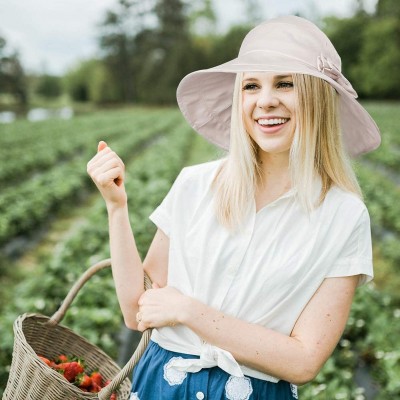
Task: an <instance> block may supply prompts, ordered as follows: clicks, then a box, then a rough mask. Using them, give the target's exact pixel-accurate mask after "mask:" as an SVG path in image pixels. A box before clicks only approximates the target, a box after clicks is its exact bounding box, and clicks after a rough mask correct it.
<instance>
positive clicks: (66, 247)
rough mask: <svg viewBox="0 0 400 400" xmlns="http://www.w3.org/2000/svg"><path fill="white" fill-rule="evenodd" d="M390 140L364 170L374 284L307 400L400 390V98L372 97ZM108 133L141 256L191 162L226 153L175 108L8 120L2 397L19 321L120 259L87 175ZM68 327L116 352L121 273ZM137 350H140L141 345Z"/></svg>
mask: <svg viewBox="0 0 400 400" xmlns="http://www.w3.org/2000/svg"><path fill="white" fill-rule="evenodd" d="M366 107H367V109H368V110H369V111H370V113H371V114H372V115H373V117H374V118H375V119H376V121H377V123H378V125H379V127H380V128H381V131H382V136H383V143H382V146H381V148H380V149H379V150H378V151H376V152H375V153H372V154H371V155H368V156H364V157H362V158H360V159H359V160H357V162H356V163H355V167H356V170H357V174H358V176H359V180H360V183H361V186H362V189H363V192H364V195H365V201H366V203H367V206H368V208H369V211H370V215H371V221H372V234H373V239H374V265H375V274H376V279H375V280H374V283H372V284H369V285H368V286H365V287H362V288H360V289H358V292H357V295H356V300H355V302H354V305H353V308H352V313H351V316H350V319H349V321H348V324H347V327H346V330H345V332H344V334H343V337H342V339H341V341H340V343H339V345H338V346H337V349H336V350H335V352H334V354H333V356H332V357H331V359H330V360H329V361H328V362H327V364H326V365H325V367H324V368H323V370H322V371H321V373H320V374H319V375H318V377H317V378H316V380H315V381H314V382H312V383H310V384H307V385H305V386H303V387H301V388H299V392H300V396H299V397H300V398H301V399H304V400H308V399H317V400H326V399H327V400H331V399H345V400H350V399H354V400H363V399H372V398H374V399H377V400H389V399H395V398H400V348H399V346H398V338H399V335H400V295H399V293H398V287H399V285H400V246H399V239H400V179H399V177H398V171H399V169H400V132H399V131H398V128H397V127H398V126H399V125H400V115H399V113H398V111H397V110H398V108H399V104H398V103H368V104H366ZM99 140H106V141H107V142H108V143H109V145H110V146H111V147H112V148H113V149H114V150H115V151H117V152H118V153H119V154H120V156H121V158H122V159H123V160H124V161H125V164H126V167H127V182H126V188H127V191H128V194H129V201H130V204H129V207H130V218H131V223H132V227H133V230H134V232H135V234H136V241H137V245H138V248H139V251H140V253H141V254H142V255H144V254H145V253H146V250H147V247H148V246H149V243H150V240H151V238H152V236H153V235H154V232H155V228H154V226H153V225H152V224H151V222H150V221H149V220H148V218H147V217H148V215H149V214H150V213H151V211H152V210H153V209H154V208H155V206H156V205H157V204H158V203H159V202H160V201H161V199H162V198H163V197H164V196H165V194H166V193H167V191H168V189H169V187H170V186H171V183H172V182H173V180H174V179H175V177H176V175H177V174H178V172H179V171H180V169H181V168H182V167H183V166H185V165H190V164H195V163H199V162H202V161H207V160H212V159H215V158H217V157H219V156H220V155H221V153H220V152H219V151H218V150H216V149H215V148H214V147H212V146H211V145H209V144H208V143H206V142H205V141H204V140H203V139H202V138H200V137H199V136H198V135H195V134H193V133H192V132H191V129H190V128H189V127H188V125H187V124H186V123H185V122H184V120H183V118H182V117H181V115H180V113H179V111H178V110H177V109H175V108H154V109H151V108H130V109H121V110H115V111H102V112H96V113H93V114H90V115H82V116H78V117H76V118H74V119H71V120H67V121H66V120H48V121H42V122H36V123H28V122H24V121H18V122H15V123H14V124H10V125H0V156H1V160H2V161H1V166H0V185H1V192H0V246H1V257H0V283H1V287H2V290H1V293H0V311H1V313H0V328H1V341H0V347H1V348H0V394H1V392H2V389H3V388H4V387H5V384H6V381H7V376H8V370H9V365H10V362H11V355H12V346H13V331H12V324H13V322H14V320H15V318H16V317H17V316H18V315H20V314H22V313H24V312H36V313H42V314H45V315H52V314H53V313H54V311H55V310H56V309H57V307H58V306H59V304H60V302H61V301H62V299H63V298H64V297H65V295H66V293H67V291H68V289H69V288H70V287H71V285H72V284H73V283H74V282H75V281H76V280H77V278H78V277H79V276H80V274H81V273H82V272H83V271H84V270H85V269H86V268H87V267H88V266H89V265H91V264H93V263H95V262H96V261H99V260H101V259H104V258H108V257H109V250H108V224H107V218H106V213H105V206H104V204H103V201H102V199H101V197H100V195H99V194H97V192H96V190H95V187H94V185H93V183H92V182H91V181H90V179H89V178H88V177H87V174H86V163H87V162H88V160H89V159H90V158H91V157H92V156H93V154H94V152H95V150H96V148H97V143H98V141H99ZM63 324H64V325H66V326H68V327H70V328H72V329H73V330H74V331H75V332H77V333H80V334H81V335H82V336H84V337H85V338H87V339H88V340H89V341H90V342H92V343H94V344H96V345H98V346H99V347H100V348H102V349H103V350H105V351H106V352H107V353H108V354H109V355H110V356H112V357H113V358H114V359H117V357H118V354H119V348H120V345H121V335H120V332H121V326H122V318H121V315H120V312H119V306H118V303H117V299H116V295H115V292H114V286H113V281H112V278H111V273H110V271H107V270H105V271H101V272H100V273H98V274H97V275H96V276H95V277H93V278H92V279H91V280H90V281H89V282H88V284H87V285H86V286H85V287H84V288H83V289H82V291H81V293H80V294H79V296H78V297H77V299H76V301H75V302H74V303H73V304H72V306H71V307H70V308H69V310H68V312H67V315H66V317H65V318H64V320H63ZM132 350H133V349H132Z"/></svg>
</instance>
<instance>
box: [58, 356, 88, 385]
mask: <svg viewBox="0 0 400 400" xmlns="http://www.w3.org/2000/svg"><path fill="white" fill-rule="evenodd" d="M55 367H56V369H61V370H63V371H64V373H63V375H64V378H65V379H66V380H67V381H68V382H74V381H75V378H76V376H77V375H79V374H81V373H82V372H83V371H84V369H83V366H82V365H81V364H80V363H78V362H77V361H72V362H68V363H62V364H57V365H56V366H55Z"/></svg>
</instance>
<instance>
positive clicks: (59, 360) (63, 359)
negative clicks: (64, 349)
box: [55, 354, 69, 364]
mask: <svg viewBox="0 0 400 400" xmlns="http://www.w3.org/2000/svg"><path fill="white" fill-rule="evenodd" d="M68 361H69V359H68V357H67V356H66V355H65V354H60V355H59V356H57V357H56V358H55V362H56V363H57V364H60V363H66V362H68Z"/></svg>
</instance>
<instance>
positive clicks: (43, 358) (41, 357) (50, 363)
mask: <svg viewBox="0 0 400 400" xmlns="http://www.w3.org/2000/svg"><path fill="white" fill-rule="evenodd" d="M38 357H39V358H40V359H41V360H42V361H43V362H44V363H45V364H46V365H48V366H49V367H51V366H52V364H53V363H52V362H51V361H50V360H49V359H48V358H46V357H43V356H38Z"/></svg>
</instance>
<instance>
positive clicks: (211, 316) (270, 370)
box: [179, 299, 315, 384]
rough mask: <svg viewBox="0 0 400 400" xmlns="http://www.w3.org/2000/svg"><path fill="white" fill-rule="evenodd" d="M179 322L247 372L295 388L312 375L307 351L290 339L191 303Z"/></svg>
mask: <svg viewBox="0 0 400 400" xmlns="http://www.w3.org/2000/svg"><path fill="white" fill-rule="evenodd" d="M179 322H180V323H182V324H184V325H186V326H188V327H189V328H190V329H192V330H193V331H194V332H195V333H196V334H197V335H199V336H200V337H201V338H202V339H203V340H205V341H206V342H208V343H210V344H212V345H214V346H217V347H220V348H222V349H224V350H227V351H229V352H230V353H231V354H232V355H233V357H234V358H235V359H236V360H237V362H238V363H240V364H243V365H246V366H248V367H250V368H253V369H256V370H258V371H261V372H263V373H266V374H268V375H271V376H276V377H278V378H280V379H284V380H287V381H289V382H292V383H297V384H303V383H305V382H307V381H309V380H311V379H312V378H313V377H314V375H315V368H314V365H313V360H312V357H311V354H310V351H309V350H307V348H306V347H305V346H304V344H303V343H302V342H301V341H299V340H298V339H296V338H294V337H290V336H287V335H284V334H281V333H278V332H275V331H273V330H271V329H267V328H264V327H262V326H260V325H256V324H251V323H248V322H245V321H242V320H239V319H237V318H233V317H230V316H227V315H225V314H223V313H222V312H220V311H218V310H216V309H213V308H211V307H208V306H206V305H204V304H203V303H200V302H199V301H197V300H195V299H187V303H186V306H185V310H184V312H182V314H181V317H180V321H179Z"/></svg>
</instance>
